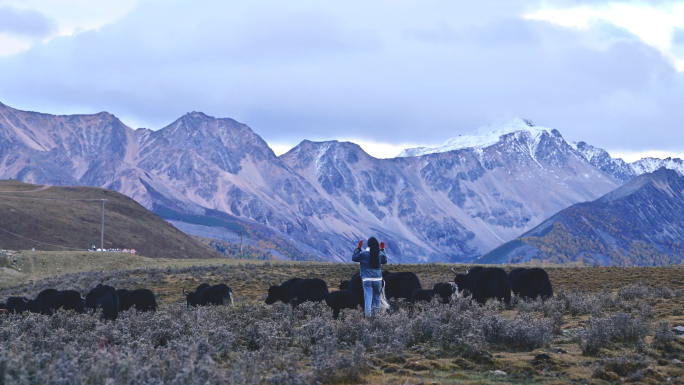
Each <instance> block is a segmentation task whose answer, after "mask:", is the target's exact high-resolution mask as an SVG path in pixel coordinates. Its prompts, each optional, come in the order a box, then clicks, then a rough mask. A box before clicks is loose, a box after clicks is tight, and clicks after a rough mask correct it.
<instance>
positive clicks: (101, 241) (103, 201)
mask: <svg viewBox="0 0 684 385" xmlns="http://www.w3.org/2000/svg"><path fill="white" fill-rule="evenodd" d="M106 201H107V200H106V199H103V200H102V231H101V232H100V250H101V251H104V204H105V202H106Z"/></svg>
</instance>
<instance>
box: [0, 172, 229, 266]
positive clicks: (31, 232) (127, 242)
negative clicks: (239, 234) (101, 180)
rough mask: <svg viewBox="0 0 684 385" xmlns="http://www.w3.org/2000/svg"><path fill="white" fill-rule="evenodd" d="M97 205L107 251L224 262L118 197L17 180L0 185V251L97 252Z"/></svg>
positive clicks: (99, 190) (88, 189)
mask: <svg viewBox="0 0 684 385" xmlns="http://www.w3.org/2000/svg"><path fill="white" fill-rule="evenodd" d="M100 199H106V200H107V202H106V203H105V235H104V247H105V248H120V249H123V248H127V249H136V250H137V252H138V253H139V254H141V255H143V256H146V257H150V258H221V257H222V255H221V254H219V253H218V252H216V251H214V250H212V249H210V248H208V247H207V246H205V245H203V244H201V243H200V242H198V241H196V240H195V239H193V238H192V237H190V236H189V235H187V234H185V233H183V232H182V231H180V230H178V229H176V228H175V227H173V226H172V225H171V224H169V223H167V222H166V221H164V220H163V219H161V218H159V217H158V216H156V215H154V214H153V213H151V212H150V211H148V210H147V209H145V208H144V207H143V206H141V205H140V204H138V203H137V202H136V201H134V200H133V199H131V198H128V197H127V196H125V195H122V194H119V193H117V192H116V191H111V190H106V189H102V188H95V187H58V186H53V187H48V186H38V185H32V184H27V183H22V182H19V181H16V180H2V181H0V229H1V230H0V249H10V250H30V249H32V248H35V249H36V250H69V249H78V250H86V249H87V248H88V247H89V246H91V245H96V246H97V247H99V246H100V223H101V215H102V211H101V210H102V203H101V201H99V200H100Z"/></svg>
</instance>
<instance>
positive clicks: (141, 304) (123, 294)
mask: <svg viewBox="0 0 684 385" xmlns="http://www.w3.org/2000/svg"><path fill="white" fill-rule="evenodd" d="M116 295H117V296H118V297H119V311H125V310H128V309H130V308H131V307H133V306H135V309H136V310H140V311H156V310H157V299H156V298H155V297H154V293H152V291H151V290H148V289H137V290H126V289H119V290H117V291H116Z"/></svg>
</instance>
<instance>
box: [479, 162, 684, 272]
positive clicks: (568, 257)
mask: <svg viewBox="0 0 684 385" xmlns="http://www.w3.org/2000/svg"><path fill="white" fill-rule="evenodd" d="M682 223H684V177H682V176H681V175H680V174H679V173H677V172H676V171H674V170H669V169H666V168H664V167H663V168H660V169H658V170H656V171H655V172H653V173H648V174H643V175H640V176H638V177H636V178H634V179H632V180H630V181H629V182H627V183H626V184H624V185H622V186H621V187H619V188H617V189H615V190H613V191H611V192H609V193H607V194H605V195H603V196H602V197H600V198H598V199H596V200H594V201H592V202H585V203H578V204H575V205H573V206H570V207H568V208H566V209H564V210H561V211H560V212H558V213H557V214H555V215H553V216H551V217H550V218H548V219H547V220H545V221H543V222H542V223H541V224H539V225H538V226H537V227H535V228H533V229H532V230H530V231H528V232H526V233H524V234H523V235H521V236H520V237H518V238H516V239H515V240H512V241H510V242H507V243H504V244H503V245H501V246H499V247H498V248H496V249H494V250H492V251H491V252H489V253H487V254H485V255H484V256H482V257H481V259H480V260H479V261H480V262H482V263H515V262H528V261H530V260H540V261H542V262H551V263H567V262H582V263H589V264H602V265H619V266H630V265H637V266H641V265H647V266H653V265H665V264H672V263H681V262H682V261H683V260H682V254H683V253H684V246H682V245H684V230H683V228H682V226H681V225H682Z"/></svg>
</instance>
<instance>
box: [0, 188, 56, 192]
mask: <svg viewBox="0 0 684 385" xmlns="http://www.w3.org/2000/svg"><path fill="white" fill-rule="evenodd" d="M50 187H52V186H40V187H38V188H34V189H33V190H19V191H0V193H34V192H39V191H45V190H47V189H49V188H50Z"/></svg>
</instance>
